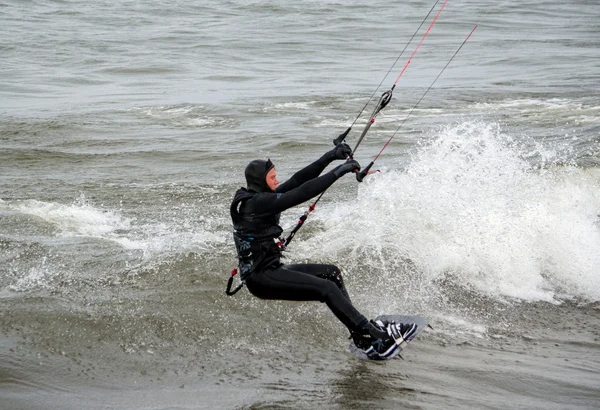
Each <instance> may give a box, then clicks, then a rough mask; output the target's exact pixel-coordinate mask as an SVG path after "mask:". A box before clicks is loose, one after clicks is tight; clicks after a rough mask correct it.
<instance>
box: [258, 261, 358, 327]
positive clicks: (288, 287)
mask: <svg viewBox="0 0 600 410" xmlns="http://www.w3.org/2000/svg"><path fill="white" fill-rule="evenodd" d="M292 266H294V267H297V266H302V265H292ZM304 266H305V267H307V268H306V269H305V270H307V271H310V273H307V272H301V271H298V270H295V269H290V267H289V266H286V265H282V266H280V267H278V268H269V269H265V270H264V271H261V272H255V273H254V274H252V275H251V276H250V277H249V278H248V279H247V280H246V285H247V287H248V290H249V291H250V292H251V293H252V294H253V295H254V296H257V297H259V298H262V299H280V300H295V301H311V300H315V301H316V300H318V301H320V302H324V303H326V304H327V306H328V307H329V309H331V311H332V312H333V313H334V315H335V316H336V317H337V318H338V319H339V320H340V321H341V322H342V323H343V324H344V325H345V326H346V327H347V328H348V329H349V330H350V331H357V330H359V329H361V328H362V326H364V324H365V323H366V322H367V318H365V317H364V316H363V315H362V314H361V313H360V312H359V311H358V310H356V308H355V307H354V306H353V305H352V303H351V302H350V299H349V298H348V297H347V292H345V289H344V292H343V291H342V289H341V288H340V287H339V286H338V284H337V283H336V282H334V281H331V280H327V279H324V278H321V277H319V274H326V275H327V274H328V273H327V272H323V271H317V270H316V269H315V268H314V266H315V265H304ZM311 266H312V268H310V267H311ZM317 266H318V265H317ZM321 266H322V265H321ZM329 266H333V265H329ZM336 270H337V271H338V272H339V270H338V269H337V268H336ZM340 278H341V276H340ZM342 287H343V283H342Z"/></svg>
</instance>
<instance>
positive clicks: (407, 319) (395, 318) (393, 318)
mask: <svg viewBox="0 0 600 410" xmlns="http://www.w3.org/2000/svg"><path fill="white" fill-rule="evenodd" d="M374 320H375V321H378V320H380V321H382V322H383V323H390V322H396V323H415V324H416V325H417V330H416V332H415V333H414V334H413V335H412V336H411V337H410V338H409V339H408V340H403V341H402V342H401V343H400V344H399V345H398V349H396V351H395V352H394V353H393V354H391V355H390V356H388V357H385V358H383V357H381V356H379V355H377V354H375V355H367V354H366V353H365V352H364V351H363V350H361V349H359V348H358V347H356V345H355V344H354V342H350V346H349V348H350V353H352V354H353V355H354V356H356V357H358V358H359V359H363V360H389V359H393V358H394V357H397V356H398V355H399V354H400V352H401V351H402V350H403V349H404V348H405V347H406V346H407V345H408V344H409V343H410V342H411V341H413V340H414V339H415V337H417V336H418V335H419V333H421V332H422V331H423V329H425V328H426V327H427V326H428V322H427V319H425V318H424V317H421V316H409V315H381V316H377V317H376V318H375V319H374Z"/></svg>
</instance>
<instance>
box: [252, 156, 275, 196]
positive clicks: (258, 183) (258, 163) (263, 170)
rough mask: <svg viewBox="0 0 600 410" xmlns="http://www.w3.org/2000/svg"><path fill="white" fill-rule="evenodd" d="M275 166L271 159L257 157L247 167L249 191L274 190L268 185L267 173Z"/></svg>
mask: <svg viewBox="0 0 600 410" xmlns="http://www.w3.org/2000/svg"><path fill="white" fill-rule="evenodd" d="M273 168H275V165H273V163H272V162H271V160H270V159H267V160H266V161H264V160H262V159H255V160H254V161H252V162H250V163H249V164H248V166H247V167H246V171H245V175H246V184H247V185H248V190H249V191H254V192H273V191H272V190H271V188H269V186H268V185H267V173H268V172H269V171H270V170H271V169H273Z"/></svg>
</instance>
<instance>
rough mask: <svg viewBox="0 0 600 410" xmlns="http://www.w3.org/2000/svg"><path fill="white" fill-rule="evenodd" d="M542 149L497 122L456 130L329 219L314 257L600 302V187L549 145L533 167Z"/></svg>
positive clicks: (425, 282)
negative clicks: (531, 158) (534, 148)
mask: <svg viewBox="0 0 600 410" xmlns="http://www.w3.org/2000/svg"><path fill="white" fill-rule="evenodd" d="M531 146H532V145H531V144H521V143H518V142H517V141H515V140H513V139H512V138H511V137H509V136H507V135H504V134H503V133H502V132H501V130H500V129H499V127H498V126H497V125H495V124H485V123H481V122H463V123H460V124H457V125H452V126H448V127H446V128H445V129H444V130H443V131H441V133H440V134H439V135H438V137H437V138H436V139H435V140H433V141H431V142H430V143H429V144H427V145H424V146H422V147H420V148H419V149H417V150H416V152H415V153H414V155H413V157H412V161H411V162H410V164H409V165H408V166H407V167H406V169H404V170H402V171H400V170H389V171H388V172H383V173H381V174H378V175H377V176H374V177H372V178H370V179H369V180H368V181H367V182H366V183H364V184H362V185H361V186H360V189H359V194H358V198H357V200H356V201H353V202H351V203H344V204H338V205H337V206H336V207H335V208H333V209H332V208H330V209H329V210H327V211H325V212H324V213H322V214H321V215H322V216H321V218H323V220H324V221H323V223H324V224H325V230H324V231H322V232H320V233H318V234H317V235H315V236H314V237H313V238H311V239H310V240H309V241H308V243H307V246H306V247H305V248H304V250H305V251H307V252H309V254H310V253H311V252H312V254H313V255H311V256H315V257H322V256H323V255H337V256H338V257H344V256H345V258H346V259H348V252H350V257H349V258H350V262H351V263H353V264H355V265H361V264H362V265H366V266H367V267H368V269H371V270H373V271H374V274H376V275H377V280H378V281H383V282H384V284H394V283H398V281H400V282H402V283H403V285H410V284H412V285H413V286H414V284H415V281H416V282H420V283H421V285H419V286H420V287H421V288H423V287H425V288H430V287H432V286H433V287H435V286H436V283H437V284H440V283H447V281H450V283H453V284H455V285H457V286H464V287H467V288H469V289H472V290H475V291H476V292H477V293H478V294H481V295H486V296H490V297H494V298H499V299H502V298H505V297H511V298H518V299H521V300H526V301H536V300H545V301H556V300H560V299H584V300H590V301H596V300H599V299H600V285H599V283H600V282H599V281H598V268H597V267H598V266H600V254H599V253H598V252H597V250H598V249H599V248H600V229H599V226H598V224H597V220H598V211H599V210H600V194H599V192H600V190H599V189H598V188H599V182H598V180H597V179H595V178H594V176H593V175H592V174H591V173H589V172H587V171H586V170H583V169H580V168H577V167H575V166H570V165H567V166H565V165H558V164H564V163H565V161H564V159H563V160H560V159H559V158H557V155H556V153H554V152H552V150H547V149H546V150H544V149H543V147H541V146H539V144H538V147H537V152H536V155H537V156H541V157H542V158H543V159H544V161H542V163H543V164H544V165H543V166H539V165H532V164H531V163H530V162H529V161H527V160H526V158H527V157H529V156H531V154H532V152H531V149H532V148H531ZM400 166H401V164H398V168H400ZM357 215H360V217H357ZM349 235H350V236H351V238H349ZM311 249H312V251H311ZM315 254H317V255H315ZM415 272H416V273H417V276H415ZM407 276H408V278H407ZM438 286H439V285H438Z"/></svg>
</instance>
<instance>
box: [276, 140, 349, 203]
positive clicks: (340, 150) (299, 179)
mask: <svg viewBox="0 0 600 410" xmlns="http://www.w3.org/2000/svg"><path fill="white" fill-rule="evenodd" d="M351 153H352V150H351V149H350V147H349V146H348V145H347V144H339V145H337V146H336V147H335V148H334V149H332V150H331V151H328V152H326V153H325V154H324V155H323V156H322V157H321V158H319V159H318V160H316V161H315V162H313V163H312V164H310V165H308V166H307V167H304V168H302V169H301V170H300V171H298V172H296V173H295V174H294V175H293V176H292V177H291V178H290V179H288V180H287V181H285V182H284V183H282V184H280V185H279V186H278V187H277V189H276V190H275V192H276V193H283V192H288V191H291V190H293V189H295V188H298V187H299V186H300V185H302V184H304V183H305V182H307V181H310V180H311V179H314V178H316V177H318V176H319V175H321V172H323V170H324V169H325V168H327V165H329V164H330V163H331V162H332V161H334V160H336V159H346V158H348V156H349V155H350V154H351ZM325 189H326V188H325ZM308 199H310V198H308ZM305 200H306V199H305ZM302 202H304V201H302Z"/></svg>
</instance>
